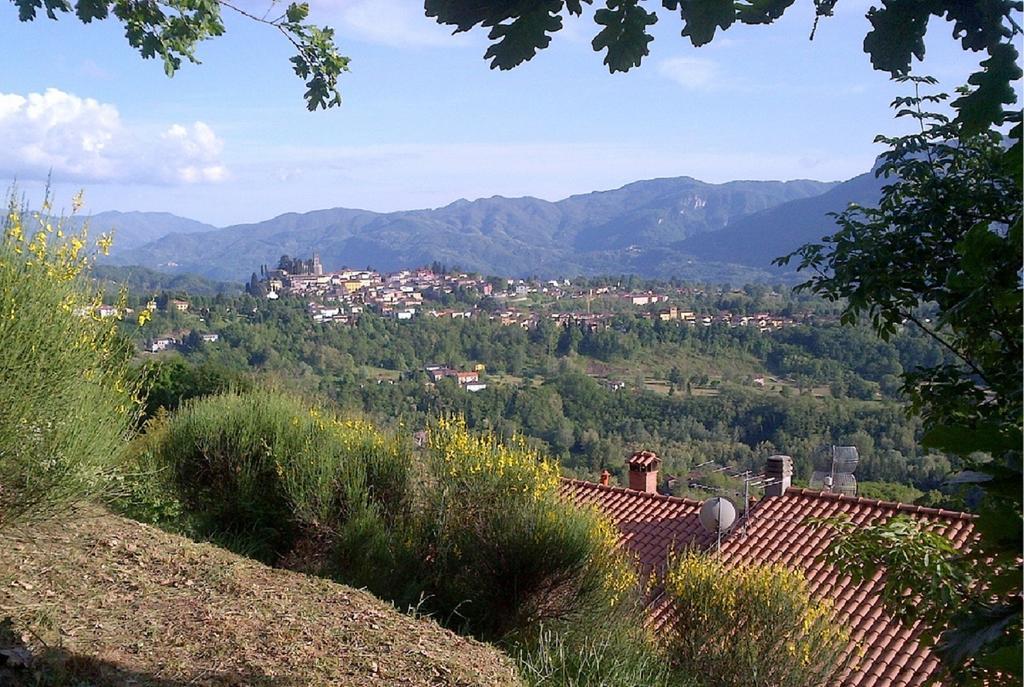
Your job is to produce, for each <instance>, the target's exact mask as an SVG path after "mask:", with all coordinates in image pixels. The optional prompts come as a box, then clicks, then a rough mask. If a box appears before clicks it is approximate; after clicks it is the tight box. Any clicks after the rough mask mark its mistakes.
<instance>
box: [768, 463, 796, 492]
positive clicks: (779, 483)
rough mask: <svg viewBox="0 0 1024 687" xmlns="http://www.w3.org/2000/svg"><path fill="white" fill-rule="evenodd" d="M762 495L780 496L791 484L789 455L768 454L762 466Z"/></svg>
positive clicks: (791, 472)
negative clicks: (763, 483) (766, 462)
mask: <svg viewBox="0 0 1024 687" xmlns="http://www.w3.org/2000/svg"><path fill="white" fill-rule="evenodd" d="M764 479H765V486H764V495H765V496H782V495H783V494H785V493H786V490H787V489H789V487H790V486H792V484H793V459H792V458H790V457H789V456H768V464H767V465H766V466H765V468H764Z"/></svg>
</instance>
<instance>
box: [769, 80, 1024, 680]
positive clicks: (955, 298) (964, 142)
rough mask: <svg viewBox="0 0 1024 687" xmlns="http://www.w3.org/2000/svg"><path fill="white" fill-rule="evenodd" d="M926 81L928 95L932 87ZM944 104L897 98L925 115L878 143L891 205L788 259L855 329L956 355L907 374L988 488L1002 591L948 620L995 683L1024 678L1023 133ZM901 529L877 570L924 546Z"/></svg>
mask: <svg viewBox="0 0 1024 687" xmlns="http://www.w3.org/2000/svg"><path fill="white" fill-rule="evenodd" d="M915 82H916V83H917V85H918V87H919V86H920V84H921V83H925V84H931V83H933V82H932V81H931V80H930V79H915ZM942 100H943V96H941V95H939V96H923V95H920V93H919V92H917V93H916V94H915V95H914V96H911V97H906V98H900V99H897V100H896V101H895V103H894V105H895V107H896V108H897V109H898V110H899V111H898V113H897V116H900V117H912V118H914V119H916V120H918V121H919V122H920V124H921V130H920V133H917V134H913V135H909V136H903V137H899V138H886V137H880V138H879V140H880V141H881V142H884V143H886V144H887V145H888V146H889V150H888V151H887V152H886V153H885V154H884V155H883V156H882V162H881V165H880V166H879V168H878V174H879V175H882V176H885V177H887V178H889V179H891V183H889V184H888V185H886V186H885V187H884V189H883V192H882V198H881V201H880V203H879V205H878V207H877V208H863V207H856V206H854V207H851V208H849V209H847V210H846V211H844V212H842V213H840V214H839V215H837V216H836V219H837V223H838V225H839V231H838V232H837V233H835V234H833V235H831V236H826V237H825V238H824V239H823V243H820V244H810V245H806V246H804V247H802V248H801V249H799V250H798V251H796V252H795V253H793V254H792V255H789V256H786V257H784V258H780V260H779V262H782V263H786V262H788V261H789V260H790V259H792V258H799V269H801V270H810V271H812V272H813V273H814V274H813V276H812V277H811V278H810V279H809V280H808V281H806V282H804V283H803V284H801V285H800V286H799V287H798V288H802V289H806V290H810V291H812V292H814V293H817V294H820V295H822V296H824V297H825V298H828V299H830V300H834V301H837V302H843V303H845V305H844V310H843V315H842V318H843V321H845V322H847V323H850V324H852V323H854V322H856V321H857V320H859V319H861V318H866V319H867V320H868V321H869V322H870V324H871V327H872V328H873V329H874V330H875V332H876V333H877V334H878V335H879V336H880V337H882V338H883V339H888V338H890V337H892V336H893V335H895V334H896V332H897V331H898V330H899V329H901V328H902V327H904V326H912V327H917V328H919V329H920V330H921V331H923V332H925V333H926V334H927V335H928V336H930V337H932V338H933V339H934V340H936V341H938V342H940V343H941V345H942V346H943V347H944V348H945V349H946V350H947V351H949V352H950V353H952V354H953V356H954V357H953V359H952V360H949V361H945V362H941V363H938V364H934V365H930V366H924V367H920V368H918V369H916V370H912V371H909V372H908V373H906V374H905V375H904V390H905V392H906V394H907V395H908V396H909V398H910V399H911V411H912V412H917V413H920V415H921V416H922V418H923V421H924V427H925V435H924V437H923V441H924V443H925V444H927V445H930V446H933V447H935V448H939V449H941V450H943V451H945V452H947V453H950V454H955V455H960V456H962V457H963V458H964V459H965V461H966V466H967V467H968V468H970V469H971V471H972V472H970V473H968V474H967V475H965V477H964V479H970V480H974V481H977V482H979V486H980V487H981V488H982V489H983V490H984V494H985V496H984V498H983V500H982V503H981V508H980V518H979V520H978V522H977V529H978V531H979V533H980V534H981V539H980V541H979V542H978V544H977V547H976V555H978V556H983V557H985V558H986V559H987V563H986V565H985V566H984V567H983V569H982V571H981V574H980V577H979V580H978V583H977V587H978V588H980V589H984V590H986V591H987V592H988V594H989V595H990V596H989V597H988V598H977V596H974V597H972V599H971V603H964V604H960V605H957V606H949V605H945V606H944V608H945V609H946V610H947V612H948V611H949V610H950V609H955V611H956V612H955V614H954V613H949V612H948V614H947V616H946V617H947V619H948V620H951V621H952V622H953V627H951V629H949V631H947V632H946V633H945V634H944V635H943V636H942V638H941V640H940V641H939V649H940V651H941V653H942V655H943V657H944V658H945V659H946V661H947V664H948V665H949V666H950V667H951V668H952V669H954V670H957V671H959V672H960V673H961V675H962V676H963V677H964V679H969V678H970V679H974V678H976V679H979V680H981V679H982V678H985V679H988V680H989V681H992V680H995V679H996V674H997V673H998V674H1003V675H1011V676H1015V677H1016V679H1017V680H1018V681H1019V676H1020V669H1021V661H1020V655H1021V635H1020V628H1021V619H1020V613H1021V580H1020V569H1019V560H1020V555H1021V538H1022V533H1024V528H1022V516H1021V481H1022V470H1021V445H1022V440H1024V437H1022V431H1021V429H1022V428H1021V418H1022V410H1024V409H1022V400H1021V399H1022V375H1024V362H1022V334H1024V332H1022V314H1024V311H1022V291H1021V281H1020V270H1021V265H1022V263H1024V255H1022V241H1024V237H1022V231H1021V161H1020V142H1019V141H1020V125H1019V124H1018V125H1017V127H1016V129H1015V132H1014V138H1016V141H1017V142H1016V143H1015V144H1014V145H1013V146H1010V147H1009V148H1008V147H1007V145H1006V140H1005V138H1004V137H1003V136H1002V135H1001V134H1000V133H999V132H998V131H995V130H989V131H985V132H982V133H973V134H972V133H970V129H969V128H968V127H966V126H965V125H964V124H963V123H962V122H960V121H950V120H948V119H947V118H946V117H944V116H942V115H937V114H930V113H927V112H925V111H924V107H925V106H926V105H928V104H934V103H937V102H941V101H942ZM924 308H930V309H932V310H933V311H934V315H933V317H932V318H930V319H926V318H925V317H924V316H923V315H922V309H924ZM894 532H896V530H895V529H893V530H891V531H884V532H882V531H880V532H879V533H878V534H879V535H880V536H878V537H876V538H875V539H874V543H875V556H874V559H873V560H875V566H876V567H877V566H878V565H881V564H883V563H886V562H890V559H891V554H892V552H893V551H898V550H899V549H900V548H901V547H904V546H908V545H913V543H914V541H915V540H914V539H913V538H910V539H908V540H907V541H903V540H901V539H900V537H899V536H896V535H895V534H893V533H894ZM865 536H867V535H865ZM854 545H856V542H853V543H850V542H848V543H847V544H846V545H845V546H847V547H849V546H854ZM887 552H888V553H887ZM942 553H943V552H941V551H937V552H935V556H934V557H933V558H932V560H934V561H936V562H937V564H938V561H941V560H942ZM946 554H947V557H948V554H949V552H946ZM842 560H845V561H850V560H852V559H851V557H850V556H845V557H843V558H842ZM867 560H872V559H867ZM900 560H903V559H902V558H900ZM906 560H911V559H906ZM940 572H941V570H940ZM890 575H893V576H895V577H896V582H895V583H894V584H897V585H902V588H912V589H919V588H920V587H919V586H918V584H916V580H915V579H914V576H913V566H910V567H906V566H904V567H896V568H892V569H890ZM940 607H942V606H941V605H940ZM986 669H987V671H989V672H987V673H986V672H985V670H986ZM978 675H981V677H978Z"/></svg>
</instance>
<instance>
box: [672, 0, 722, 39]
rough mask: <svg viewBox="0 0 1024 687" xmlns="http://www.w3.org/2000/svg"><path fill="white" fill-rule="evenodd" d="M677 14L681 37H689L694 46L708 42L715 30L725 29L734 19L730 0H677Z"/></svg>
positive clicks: (713, 35)
mask: <svg viewBox="0 0 1024 687" xmlns="http://www.w3.org/2000/svg"><path fill="white" fill-rule="evenodd" d="M679 14H680V16H682V18H683V24H684V26H683V32H682V35H683V37H684V38H685V37H689V39H690V42H691V43H692V44H693V45H694V46H696V47H700V46H702V45H705V44H707V43H710V42H711V39H713V38H714V37H715V31H716V30H718V29H719V28H721V29H722V30H725V29H727V28H729V27H730V26H732V24H733V22H734V21H736V7H735V6H734V5H733V2H732V0H679Z"/></svg>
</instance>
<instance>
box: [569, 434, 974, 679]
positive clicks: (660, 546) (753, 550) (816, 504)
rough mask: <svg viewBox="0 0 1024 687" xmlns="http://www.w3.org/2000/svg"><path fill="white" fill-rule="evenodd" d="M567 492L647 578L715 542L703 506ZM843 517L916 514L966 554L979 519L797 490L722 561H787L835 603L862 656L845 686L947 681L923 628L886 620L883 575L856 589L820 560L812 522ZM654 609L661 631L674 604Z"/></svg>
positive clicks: (599, 491) (824, 541)
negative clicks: (611, 530) (600, 520)
mask: <svg viewBox="0 0 1024 687" xmlns="http://www.w3.org/2000/svg"><path fill="white" fill-rule="evenodd" d="M651 455H652V456H653V454H651ZM637 456H640V458H637ZM633 458H634V459H638V460H641V461H643V462H645V464H649V463H652V462H654V460H657V458H656V457H654V458H653V459H649V458H648V457H646V456H642V455H641V454H636V455H634V457H633ZM631 460H633V459H631ZM561 490H562V494H563V495H564V496H566V497H568V498H571V499H572V500H574V501H576V502H577V503H581V504H587V505H594V506H597V507H598V508H600V509H601V510H602V511H603V512H604V513H605V514H607V515H608V517H609V518H611V520H612V521H613V522H614V523H615V525H616V526H617V527H618V528H619V532H620V535H621V541H622V545H623V546H624V547H625V548H626V549H628V550H630V551H632V552H633V553H634V554H635V555H636V556H637V558H638V563H639V564H640V566H641V570H642V571H643V572H644V574H647V573H650V572H651V571H660V570H661V569H662V568H664V566H665V564H666V563H667V560H668V556H669V554H670V553H671V552H672V551H673V550H675V549H677V548H682V547H686V546H696V547H698V548H704V549H707V548H709V547H710V546H711V545H712V543H713V542H714V539H715V538H714V537H713V536H712V535H711V534H710V533H708V532H706V531H705V530H704V529H703V528H702V527H701V525H700V520H699V518H698V513H699V512H700V506H701V502H699V501H694V500H692V499H683V498H677V497H673V496H663V495H660V494H650V493H645V492H640V491H634V490H632V489H625V488H622V487H613V486H607V485H600V484H595V483H592V482H583V481H579V480H570V479H566V480H563V481H562V485H561ZM839 514H846V515H848V516H849V517H850V518H851V519H852V521H853V522H855V523H857V524H868V523H874V522H880V521H884V520H887V519H889V518H891V517H893V516H895V515H899V514H905V515H909V516H911V517H913V518H915V519H917V520H920V521H923V522H925V523H927V524H928V525H929V527H930V528H931V529H933V530H934V531H936V532H939V533H941V534H943V535H944V536H946V537H948V538H949V539H950V540H951V541H952V542H953V543H954V544H955V545H956V546H958V547H962V546H965V545H966V544H967V543H968V542H969V541H970V539H971V537H972V536H973V516H971V515H969V514H967V513H958V512H954V511H946V510H938V509H934V508H925V507H922V506H913V505H907V504H902V503H889V502H886V501H879V500H877V499H866V498H858V497H852V496H844V495H841V494H834V493H829V492H820V491H814V490H811V489H799V488H790V489H788V490H787V491H786V492H785V493H784V494H783V495H782V496H778V497H768V498H765V499H762V500H761V501H758V502H757V504H756V506H755V507H754V508H753V509H752V510H751V512H750V515H749V517H748V518H747V522H746V527H745V528H740V527H734V528H733V530H732V531H731V532H730V533H729V534H728V535H727V536H726V537H725V538H724V539H723V541H722V550H721V556H722V559H723V560H724V561H725V562H726V563H728V564H731V565H744V564H749V563H758V564H766V563H781V564H783V565H786V566H787V567H791V568H794V569H796V570H799V571H800V572H802V573H804V575H805V576H806V577H807V581H808V585H809V587H810V588H811V591H812V593H813V594H815V595H817V596H819V597H822V598H828V599H830V600H831V601H832V602H833V604H834V614H835V619H836V622H837V623H841V624H843V625H844V626H845V627H847V628H848V629H849V631H850V641H851V645H850V649H849V650H850V651H851V652H852V655H853V656H854V657H855V658H854V659H853V660H854V664H852V665H851V666H849V667H848V668H846V669H844V670H843V671H841V673H839V674H838V675H837V679H838V680H839V682H838V684H841V685H842V687H897V686H901V685H905V686H907V687H923V686H925V685H928V686H931V685H934V684H942V682H941V680H940V676H939V662H938V660H937V659H936V658H935V656H934V655H933V654H932V653H931V652H930V651H929V650H928V649H926V648H924V647H922V646H920V644H919V643H918V641H917V638H918V636H919V635H920V626H919V623H918V624H914V625H913V626H910V627H907V626H904V625H902V624H900V623H899V621H897V620H895V619H893V618H892V617H890V616H889V615H888V614H887V613H886V611H885V608H884V606H883V603H882V598H881V595H880V594H879V593H878V592H879V590H880V588H881V585H882V580H881V576H880V575H876V576H875V577H874V578H872V579H871V580H868V581H866V582H864V583H863V584H860V585H855V584H853V582H852V580H851V579H850V578H849V577H847V576H845V575H839V574H838V573H837V572H836V571H835V570H834V569H833V568H832V567H831V566H830V565H828V564H826V563H824V562H822V561H821V560H820V559H819V556H820V554H821V553H823V552H824V550H825V547H826V546H827V545H828V543H829V542H830V541H831V540H832V537H833V532H832V531H831V530H829V529H828V528H812V527H810V526H808V525H806V524H805V521H806V520H807V518H809V517H818V518H820V517H826V518H827V517H831V516H834V515H839ZM744 532H745V533H744ZM648 610H649V613H650V617H651V624H652V626H653V627H654V628H655V629H657V628H660V627H662V626H664V625H665V624H666V623H669V624H670V623H671V615H672V608H671V604H670V603H669V602H668V601H667V600H666V598H665V597H664V596H663V595H660V596H659V595H655V597H654V598H653V599H652V601H651V603H650V605H649V607H648Z"/></svg>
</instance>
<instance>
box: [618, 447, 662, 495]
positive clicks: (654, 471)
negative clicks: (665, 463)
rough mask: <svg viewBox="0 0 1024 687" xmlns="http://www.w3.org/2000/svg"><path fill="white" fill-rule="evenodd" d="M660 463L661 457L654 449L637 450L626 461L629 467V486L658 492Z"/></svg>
mask: <svg viewBox="0 0 1024 687" xmlns="http://www.w3.org/2000/svg"><path fill="white" fill-rule="evenodd" d="M659 465H661V458H658V456H657V454H655V453H654V451H637V452H636V453H634V454H633V455H631V456H630V457H629V460H627V461H626V466H627V467H628V468H629V488H630V489H635V490H636V491H645V492H647V493H648V494H657V493H658V466H659Z"/></svg>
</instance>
